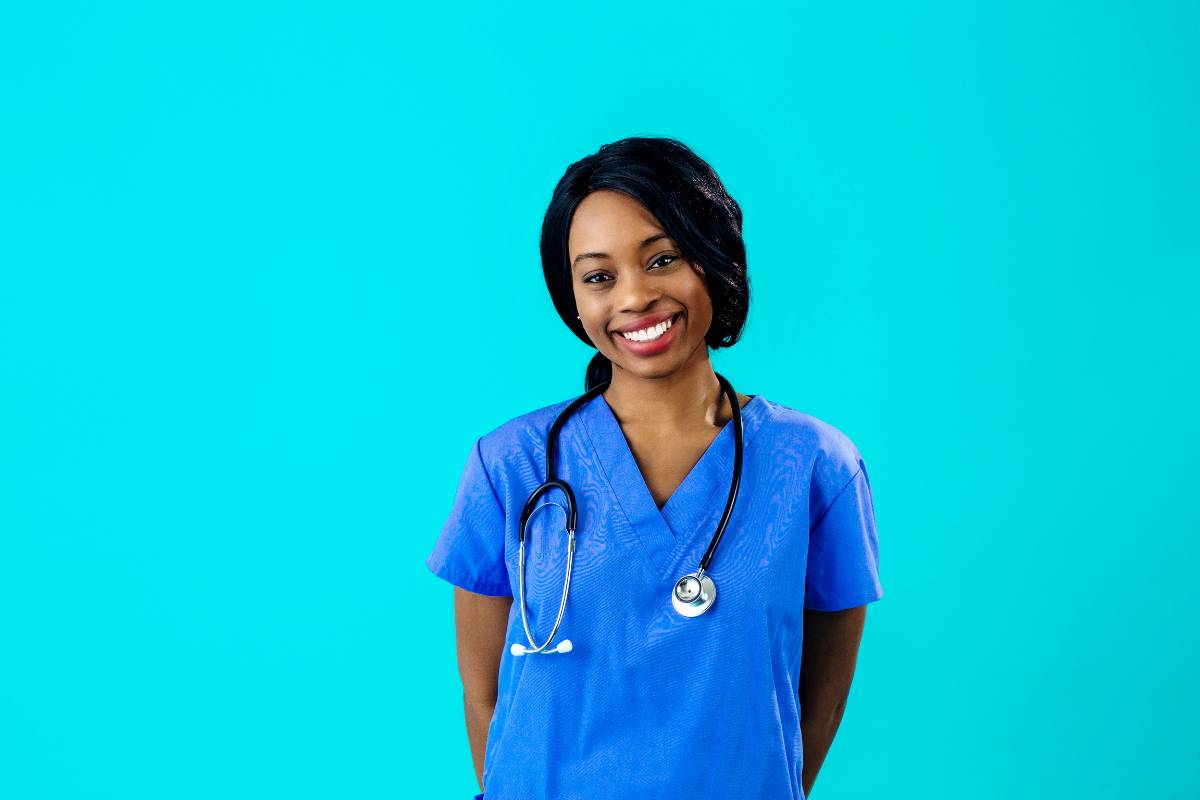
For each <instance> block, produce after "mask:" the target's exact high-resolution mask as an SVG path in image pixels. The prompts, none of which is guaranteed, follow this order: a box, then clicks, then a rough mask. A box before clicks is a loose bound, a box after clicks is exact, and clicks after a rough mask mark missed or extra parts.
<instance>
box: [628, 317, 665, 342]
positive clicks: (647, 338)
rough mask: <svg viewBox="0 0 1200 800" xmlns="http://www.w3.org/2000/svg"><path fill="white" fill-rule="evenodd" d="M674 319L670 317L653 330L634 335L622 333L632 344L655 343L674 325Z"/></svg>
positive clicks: (634, 333) (637, 332)
mask: <svg viewBox="0 0 1200 800" xmlns="http://www.w3.org/2000/svg"><path fill="white" fill-rule="evenodd" d="M674 319H675V318H674V317H670V318H668V319H665V320H663V321H662V322H660V323H658V324H657V325H655V326H654V327H653V328H643V329H642V330H640V331H634V332H633V333H622V334H621V335H622V336H624V337H625V338H626V339H628V340H629V341H631V342H653V341H654V340H655V339H657V338H658V337H660V336H662V335H663V334H664V333H666V332H667V330H668V329H669V328H670V327H671V325H672V324H673V323H672V320H674Z"/></svg>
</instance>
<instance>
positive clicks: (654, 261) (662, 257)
mask: <svg viewBox="0 0 1200 800" xmlns="http://www.w3.org/2000/svg"><path fill="white" fill-rule="evenodd" d="M664 258H669V259H670V260H671V261H674V260H675V256H672V255H661V256H659V257H658V258H656V259H654V260H653V261H651V262H650V266H654V265H655V264H657V263H658V262H660V261H662V260H663V259H664ZM671 261H668V262H667V264H670V263H671ZM664 266H665V265H664Z"/></svg>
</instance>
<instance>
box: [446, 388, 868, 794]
mask: <svg viewBox="0 0 1200 800" xmlns="http://www.w3.org/2000/svg"><path fill="white" fill-rule="evenodd" d="M569 402H570V400H569V399H568V400H564V401H562V402H559V403H556V404H554V405H551V406H546V407H544V408H541V409H538V410H536V411H532V412H530V413H528V414H525V415H523V416H520V417H517V418H516V419H513V420H510V421H509V422H506V423H505V424H503V425H501V426H500V427H498V428H496V429H495V430H493V431H491V432H490V433H488V434H486V435H485V436H482V437H480V438H479V439H478V440H477V441H476V442H475V444H474V446H473V447H472V448H471V452H470V454H469V456H468V458H467V463H466V467H465V469H464V470H463V473H462V478H461V481H460V482H459V486H458V493H457V496H456V497H455V501H454V506H453V509H452V511H451V512H450V517H449V519H448V520H447V521H446V524H445V527H444V528H443V529H442V532H441V535H440V537H439V538H438V540H437V543H436V545H435V546H434V549H433V552H432V553H431V554H430V555H429V558H428V559H427V561H426V563H427V565H428V567H429V569H430V570H432V571H433V572H434V573H435V574H436V575H438V576H439V577H441V578H443V579H445V580H447V581H449V582H450V583H453V584H454V585H456V586H460V587H462V588H464V589H467V590H469V591H472V592H477V593H479V594H485V595H497V596H503V595H509V596H511V595H516V594H517V588H518V586H519V583H518V581H519V575H518V561H517V542H518V535H517V534H518V526H519V522H520V515H521V509H522V507H523V506H524V505H525V501H526V499H527V498H528V497H529V495H530V494H531V493H532V492H533V490H534V489H535V488H537V486H538V485H539V484H540V483H542V481H544V480H545V477H546V476H545V474H544V470H545V448H546V435H547V433H548V432H549V429H550V426H551V425H552V424H553V422H554V420H555V418H556V417H557V416H558V414H559V412H560V411H562V409H563V408H565V407H566V405H567V404H568V403H569ZM742 423H743V427H744V456H743V465H742V480H741V486H740V490H739V493H738V499H737V505H736V506H735V508H734V511H733V514H732V516H731V517H730V520H729V525H728V527H727V528H726V529H725V534H724V535H723V536H722V538H721V542H720V544H719V545H718V546H717V550H716V554H715V555H714V556H713V560H712V563H711V564H710V566H709V570H708V574H709V575H711V576H712V578H713V580H714V581H715V582H716V587H717V597H716V600H715V602H714V603H713V605H712V607H711V608H709V610H708V611H707V612H706V613H704V614H702V615H700V616H699V617H694V618H688V617H683V616H681V615H680V614H679V613H678V612H676V611H675V610H674V608H673V607H672V604H671V591H672V588H673V587H674V585H675V582H676V581H677V580H678V579H679V578H680V577H682V576H683V575H685V574H687V573H689V572H693V571H695V569H696V568H697V567H698V566H699V564H700V559H701V558H702V557H703V555H704V551H705V550H706V549H707V547H708V544H709V542H710V541H711V539H712V535H713V533H714V532H715V531H716V527H717V524H718V523H719V522H720V519H721V513H722V512H723V510H724V507H725V500H726V497H727V496H728V492H729V482H730V479H731V476H732V469H733V457H734V431H733V421H732V420H730V421H729V422H727V423H726V424H725V426H724V427H723V428H722V429H721V431H720V432H719V434H718V435H717V437H716V438H715V439H714V440H713V442H712V444H710V445H709V447H708V449H707V450H706V451H705V452H704V454H703V455H702V456H701V457H700V460H699V461H698V462H696V464H695V466H693V468H692V470H691V472H689V473H688V475H687V477H686V478H685V479H684V481H683V483H682V484H680V486H679V487H678V488H677V489H676V490H675V493H674V494H673V495H672V496H671V497H670V499H669V500H668V501H667V503H666V505H665V506H663V508H662V509H661V510H659V508H658V506H657V505H656V504H655V502H654V498H653V496H652V495H651V493H650V490H649V488H648V487H647V485H646V482H645V479H644V478H643V477H642V473H641V471H640V470H639V468H638V466H637V462H636V461H635V460H634V457H633V453H632V451H631V450H630V448H629V444H628V442H627V441H626V439H625V436H624V433H623V431H622V430H621V427H620V424H619V423H618V421H617V418H616V416H615V415H614V413H613V411H612V408H611V407H610V406H609V405H608V401H607V400H606V399H605V398H604V395H603V394H598V395H596V396H595V397H593V398H592V399H591V400H589V401H588V402H587V403H585V404H584V405H583V406H581V407H580V408H578V409H576V411H575V412H574V414H572V415H571V417H569V418H568V419H567V420H566V421H565V422H564V424H563V426H562V428H561V429H560V431H559V437H558V441H559V445H558V449H557V452H556V458H555V471H556V473H557V477H559V478H561V479H565V480H566V481H567V482H568V483H569V484H570V485H571V487H572V489H573V490H574V493H575V500H576V502H577V504H578V526H577V530H576V552H575V560H574V565H573V567H572V572H571V587H570V594H569V596H568V598H567V605H566V611H565V612H564V614H563V621H562V625H561V627H560V628H559V631H558V633H557V634H556V636H555V642H561V641H562V640H563V639H570V640H571V642H572V644H573V645H574V649H573V650H572V651H571V652H569V653H556V654H549V655H546V654H536V655H526V656H513V655H512V654H511V653H510V652H509V647H510V646H511V645H512V643H513V642H520V643H521V644H525V645H528V644H529V642H528V641H527V639H526V636H525V630H524V626H523V625H522V623H521V610H520V606H519V604H518V601H516V600H514V602H513V604H512V609H511V611H510V612H509V615H508V632H507V638H506V640H505V647H504V652H503V655H502V656H501V660H500V671H499V694H498V698H497V701H496V710H495V714H494V715H493V718H492V722H491V726H490V728H489V729H488V739H487V751H486V754H485V757H484V772H483V785H484V790H485V795H486V800H530V798H556V800H575V798H587V800H635V799H636V800H644V798H647V797H663V796H691V795H695V796H697V797H716V798H725V797H737V798H746V799H747V800H752V799H754V798H763V799H764V800H767V799H769V800H779V798H800V799H802V798H803V797H804V794H803V791H802V789H801V768H802V756H803V748H802V744H801V738H800V707H799V697H798V688H799V677H800V655H801V640H802V636H803V630H802V628H803V619H804V615H803V612H804V609H817V610H821V611H836V610H840V609H845V608H852V607H855V606H861V605H863V604H865V603H870V602H873V601H875V600H878V599H880V598H881V597H882V596H883V589H882V587H881V586H880V582H879V574H878V542H877V539H876V535H875V520H874V511H873V506H872V499H871V485H870V479H869V478H868V476H867V470H866V466H865V464H864V463H863V460H862V457H861V455H860V454H859V452H858V449H857V448H856V447H855V446H854V444H853V443H852V442H851V441H850V439H849V438H848V437H847V436H846V435H845V434H843V433H841V432H840V431H839V430H837V429H836V428H834V427H833V426H832V425H830V424H828V423H826V422H822V421H821V420H819V419H817V418H815V417H812V416H810V415H808V414H805V413H803V412H800V411H796V410H794V409H791V408H788V407H786V406H782V405H779V404H777V403H773V402H771V401H769V400H767V399H766V398H764V397H763V396H762V395H755V396H753V397H752V399H751V400H750V401H749V402H747V403H746V405H745V406H744V407H743V408H742ZM548 501H554V502H557V503H559V504H561V505H562V506H564V507H565V505H566V501H565V498H564V496H563V494H562V492H561V491H560V490H558V489H555V490H552V491H551V492H548V493H546V494H544V495H543V496H542V497H541V499H540V500H539V502H541V503H545V502H548ZM564 521H565V519H564V516H563V512H562V511H560V510H559V508H557V507H554V506H550V507H547V508H542V509H541V510H539V511H537V512H536V513H535V514H534V515H533V516H532V517H531V519H530V521H529V525H528V526H527V529H526V543H525V548H526V566H525V594H526V607H527V612H526V613H527V615H528V617H529V625H530V629H531V631H532V633H533V636H534V639H535V641H536V643H537V644H541V643H542V642H544V641H545V639H546V637H547V636H549V634H550V629H551V628H552V627H553V625H554V620H555V617H556V615H557V613H558V606H559V602H560V598H561V593H562V588H563V578H564V573H565V570H566V559H567V550H566V542H567V537H566V533H565V531H564ZM485 795H476V798H483V797H484V796H485Z"/></svg>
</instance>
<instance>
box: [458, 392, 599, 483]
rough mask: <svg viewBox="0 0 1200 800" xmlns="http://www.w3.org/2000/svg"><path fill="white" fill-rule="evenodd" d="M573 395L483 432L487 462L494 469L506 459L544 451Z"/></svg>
mask: <svg viewBox="0 0 1200 800" xmlns="http://www.w3.org/2000/svg"><path fill="white" fill-rule="evenodd" d="M574 399H575V398H574V397H569V398H567V399H566V400H559V401H557V402H554V403H551V404H550V405H546V406H541V407H540V408H535V409H534V410H532V411H528V412H526V413H524V414H521V415H520V416H516V417H513V418H512V419H510V420H508V421H506V422H503V423H501V424H500V425H497V426H496V427H495V428H492V429H491V430H490V431H488V432H487V433H485V434H483V435H482V436H480V437H479V454H480V457H481V458H482V459H483V463H484V465H485V466H486V467H487V468H488V469H489V471H492V470H493V469H498V468H499V467H500V465H501V462H503V461H505V460H508V459H511V458H513V457H517V458H520V457H528V456H530V455H535V454H537V453H540V452H541V451H543V450H544V449H545V446H546V437H547V435H548V434H549V433H550V426H551V425H553V424H554V420H555V419H557V418H558V415H559V414H560V413H561V412H562V410H563V409H564V408H566V407H567V405H568V404H569V403H570V402H571V401H572V400H574Z"/></svg>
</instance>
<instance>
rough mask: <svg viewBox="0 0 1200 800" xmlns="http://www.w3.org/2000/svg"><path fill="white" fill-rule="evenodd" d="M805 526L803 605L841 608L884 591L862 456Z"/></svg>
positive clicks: (872, 600) (833, 608)
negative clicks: (821, 510) (829, 500)
mask: <svg viewBox="0 0 1200 800" xmlns="http://www.w3.org/2000/svg"><path fill="white" fill-rule="evenodd" d="M858 463H859V468H858V470H857V471H856V472H855V473H854V475H853V476H852V477H851V478H850V480H849V481H848V482H847V483H846V484H845V486H843V487H842V489H841V490H840V491H838V493H837V495H836V496H835V497H834V499H833V502H832V503H830V505H829V507H828V508H827V509H826V510H825V512H824V513H823V514H822V515H821V516H820V517H819V518H818V519H817V520H816V522H815V523H814V525H813V527H812V529H811V530H810V532H809V541H808V572H807V574H806V576H805V580H804V607H805V608H806V609H812V610H815V611H841V610H843V609H847V608H855V607H857V606H861V605H865V604H866V603H871V602H874V601H876V600H878V599H879V598H881V597H883V587H882V586H881V585H880V583H879V541H878V539H877V537H876V534H875V506H874V503H873V502H872V498H871V483H870V480H869V478H868V477H867V470H866V466H865V465H863V463H862V461H861V460H860V461H859V462H858Z"/></svg>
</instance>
